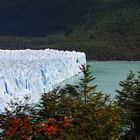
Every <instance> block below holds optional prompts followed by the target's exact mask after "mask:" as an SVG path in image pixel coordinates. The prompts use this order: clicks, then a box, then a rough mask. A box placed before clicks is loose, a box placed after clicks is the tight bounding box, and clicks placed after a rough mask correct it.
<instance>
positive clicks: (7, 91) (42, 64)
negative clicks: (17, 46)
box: [0, 49, 86, 111]
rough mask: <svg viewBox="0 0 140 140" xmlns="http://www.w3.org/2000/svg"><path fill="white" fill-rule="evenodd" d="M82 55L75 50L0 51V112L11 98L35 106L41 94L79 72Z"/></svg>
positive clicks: (82, 60) (84, 60) (82, 61)
mask: <svg viewBox="0 0 140 140" xmlns="http://www.w3.org/2000/svg"><path fill="white" fill-rule="evenodd" d="M85 63H86V58H85V54H84V53H80V52H75V51H72V52H70V51H58V50H52V49H46V50H29V49H28V50H0V109H1V110H2V111H3V110H4V107H6V106H7V103H8V102H9V101H10V100H14V98H18V99H19V100H21V101H23V102H24V101H26V100H25V98H26V97H28V102H29V103H36V102H38V100H39V99H40V96H41V93H42V92H44V91H46V92H47V91H49V90H52V89H53V87H55V85H56V84H58V83H59V82H62V81H63V80H65V79H67V78H70V77H72V76H74V75H76V74H78V73H79V72H80V69H79V66H81V64H85Z"/></svg>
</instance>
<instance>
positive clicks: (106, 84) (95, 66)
mask: <svg viewBox="0 0 140 140" xmlns="http://www.w3.org/2000/svg"><path fill="white" fill-rule="evenodd" d="M88 64H89V65H90V70H91V72H92V76H94V77H95V78H96V80H94V81H92V84H94V85H97V91H102V92H103V93H107V94H110V95H111V96H112V97H114V96H115V95H116V94H117V93H116V92H115V90H118V89H120V86H119V82H120V81H123V80H125V79H126V77H127V75H128V73H129V71H130V70H131V71H133V72H134V73H137V72H138V71H140V61H90V62H88ZM78 79H79V77H78V76H76V77H73V78H71V79H70V80H69V83H77V81H78Z"/></svg>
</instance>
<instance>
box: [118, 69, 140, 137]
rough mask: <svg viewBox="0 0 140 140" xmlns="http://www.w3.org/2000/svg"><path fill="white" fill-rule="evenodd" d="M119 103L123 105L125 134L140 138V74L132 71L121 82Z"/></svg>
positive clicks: (122, 115) (122, 114)
mask: <svg viewBox="0 0 140 140" xmlns="http://www.w3.org/2000/svg"><path fill="white" fill-rule="evenodd" d="M120 86H121V88H122V89H121V90H117V92H118V96H117V99H118V103H119V106H120V107H121V117H122V122H123V130H124V131H125V134H128V135H130V136H134V137H135V139H137V138H140V75H137V77H136V75H135V74H134V73H133V72H132V71H131V72H130V73H129V75H128V76H127V79H126V80H124V81H121V82H120Z"/></svg>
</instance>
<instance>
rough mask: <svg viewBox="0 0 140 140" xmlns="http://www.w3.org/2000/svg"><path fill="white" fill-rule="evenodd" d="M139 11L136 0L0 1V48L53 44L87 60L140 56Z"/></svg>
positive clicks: (134, 58) (137, 0)
mask: <svg viewBox="0 0 140 140" xmlns="http://www.w3.org/2000/svg"><path fill="white" fill-rule="evenodd" d="M139 15H140V1H139V0H117V1H116V0H86V1H85V0H77V1H75V0H71V1H69V0H61V1H58V0H40V1H39V0H28V1H27V0H21V1H17V0H13V1H12V2H10V1H8V0H1V2H0V21H1V22H0V36H1V37H0V48H1V49H27V48H32V49H45V48H55V49H63V50H76V51H84V52H85V53H86V55H87V58H88V59H90V60H140V18H139ZM8 36H9V37H8Z"/></svg>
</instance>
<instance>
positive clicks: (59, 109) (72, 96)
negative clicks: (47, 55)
mask: <svg viewBox="0 0 140 140" xmlns="http://www.w3.org/2000/svg"><path fill="white" fill-rule="evenodd" d="M81 70H82V72H83V78H82V79H81V82H80V84H79V85H78V86H77V85H76V86H73V85H66V86H65V87H64V88H60V87H59V88H57V89H54V90H53V91H51V92H49V93H43V94H42V97H41V100H40V103H39V105H38V106H37V107H31V106H29V107H26V106H21V107H20V108H21V109H20V110H19V109H18V105H17V107H16V108H14V109H13V111H11V112H8V111H6V112H4V113H2V114H0V128H1V129H2V132H1V133H0V134H1V138H3V140H5V139H7V138H13V140H16V138H18V139H19V140H20V139H21V140H24V139H25V136H26V139H27V140H29V139H30V138H31V139H38V140H39V139H43V140H81V139H82V140H116V139H119V138H120V136H121V134H120V128H121V118H120V107H119V106H118V104H117V103H116V102H115V101H112V100H110V98H109V96H107V95H104V94H102V93H101V92H97V91H96V86H95V85H91V84H90V81H91V80H94V79H95V78H93V77H92V76H91V73H90V71H89V66H86V65H82V66H81ZM19 106H20V105H19ZM15 112H16V113H15ZM13 123H14V124H15V126H14V127H13V128H11V126H13ZM27 126H28V128H27ZM6 134H8V135H6Z"/></svg>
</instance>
